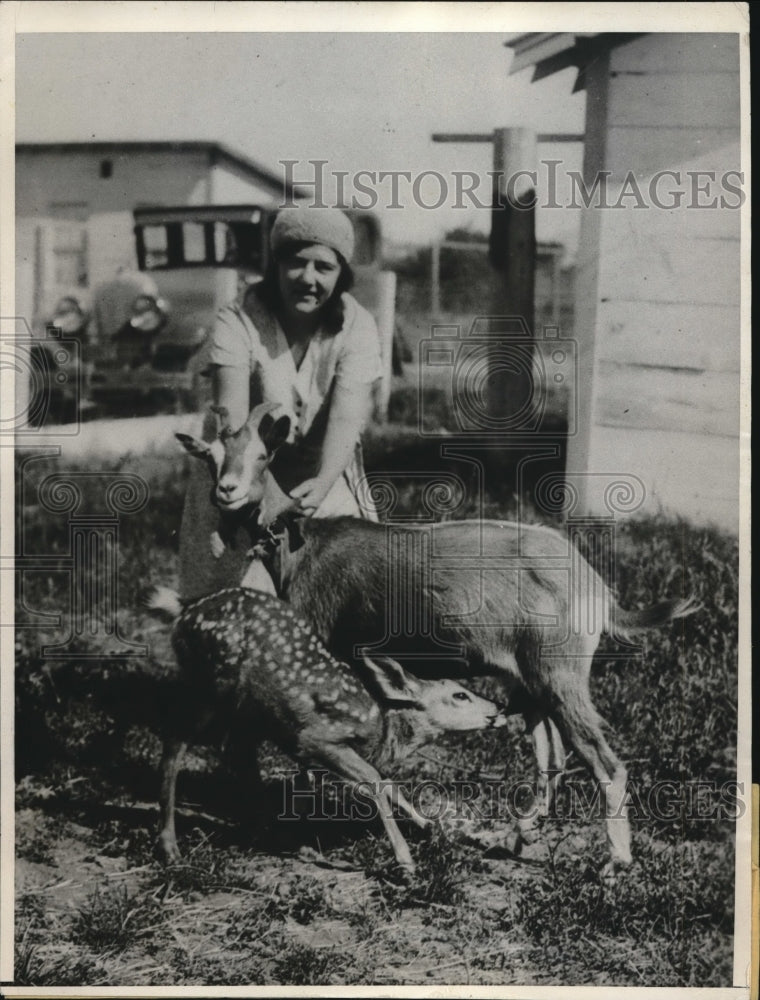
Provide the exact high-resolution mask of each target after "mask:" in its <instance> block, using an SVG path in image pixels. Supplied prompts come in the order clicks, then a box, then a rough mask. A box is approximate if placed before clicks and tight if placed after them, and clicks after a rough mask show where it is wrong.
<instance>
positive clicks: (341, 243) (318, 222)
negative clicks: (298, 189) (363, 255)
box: [270, 205, 354, 262]
mask: <svg viewBox="0 0 760 1000" xmlns="http://www.w3.org/2000/svg"><path fill="white" fill-rule="evenodd" d="M270 242H271V245H272V253H274V254H276V253H277V251H278V250H280V248H281V247H284V246H286V245H287V244H288V243H319V244H321V245H322V246H325V247H330V249H331V250H335V252H336V253H339V254H340V255H341V257H342V258H343V259H344V260H345V261H347V262H348V261H350V260H351V257H352V256H353V253H354V227H353V226H352V225H351V220H350V219H349V218H348V216H347V215H345V214H344V213H343V212H341V211H340V209H338V208H318V207H317V206H316V205H294V206H293V207H291V208H283V209H281V210H280V211H279V212H278V213H277V218H276V219H275V220H274V225H273V226H272V234H271V237H270Z"/></svg>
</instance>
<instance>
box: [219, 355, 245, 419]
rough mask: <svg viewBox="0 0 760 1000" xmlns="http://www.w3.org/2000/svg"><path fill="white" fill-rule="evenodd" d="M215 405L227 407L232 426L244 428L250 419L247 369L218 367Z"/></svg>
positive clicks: (228, 366) (226, 366)
mask: <svg viewBox="0 0 760 1000" xmlns="http://www.w3.org/2000/svg"><path fill="white" fill-rule="evenodd" d="M213 388H214V403H215V404H216V405H217V406H226V407H227V410H228V412H229V415H230V425H231V426H232V427H233V428H235V429H237V428H238V427H242V426H243V424H244V423H245V421H246V418H247V417H248V408H249V399H248V396H249V373H248V369H247V368H243V367H242V365H241V366H235V367H233V366H231V365H217V367H216V368H214V374H213Z"/></svg>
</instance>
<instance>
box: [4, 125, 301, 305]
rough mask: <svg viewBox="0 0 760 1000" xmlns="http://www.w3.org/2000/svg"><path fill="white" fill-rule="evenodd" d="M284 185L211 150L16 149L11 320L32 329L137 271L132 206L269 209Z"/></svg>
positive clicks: (154, 146) (137, 145)
mask: <svg viewBox="0 0 760 1000" xmlns="http://www.w3.org/2000/svg"><path fill="white" fill-rule="evenodd" d="M287 190H288V189H287V186H286V185H285V184H284V182H283V178H282V177H281V176H279V175H277V174H276V173H274V172H272V171H269V170H267V169H265V168H264V167H261V166H259V165H258V164H256V163H254V162H253V161H252V160H250V159H248V157H246V156H243V155H242V154H240V153H237V152H234V151H232V150H231V149H228V148H227V147H226V146H223V145H221V144H219V143H214V142H92V143H88V142H81V143H79V142H66V143H22V144H19V145H17V146H16V315H18V316H22V317H24V318H25V319H26V320H27V322H28V323H29V324H30V325H32V322H33V320H36V319H39V318H40V317H44V316H45V315H46V313H47V312H49V310H51V309H52V308H53V307H54V305H55V302H56V301H57V300H58V298H60V296H61V295H63V294H67V293H69V292H70V291H72V290H74V289H80V290H87V289H91V288H93V287H95V286H96V285H97V284H99V283H100V282H102V281H104V280H108V279H109V278H112V277H113V276H114V274H115V273H116V270H117V268H119V267H120V266H131V267H135V266H136V259H135V249H134V237H133V232H132V227H133V221H132V210H133V209H134V208H136V207H138V206H143V207H149V206H173V205H202V204H225V203H236V202H249V203H251V202H252V203H260V204H266V205H269V204H272V203H274V202H278V201H280V200H281V199H282V197H283V194H284V193H285V192H286V191H287Z"/></svg>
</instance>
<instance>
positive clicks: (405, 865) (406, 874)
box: [398, 861, 417, 881]
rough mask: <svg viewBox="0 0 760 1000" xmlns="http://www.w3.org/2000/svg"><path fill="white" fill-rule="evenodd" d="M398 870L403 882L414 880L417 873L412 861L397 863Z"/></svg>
mask: <svg viewBox="0 0 760 1000" xmlns="http://www.w3.org/2000/svg"><path fill="white" fill-rule="evenodd" d="M398 868H399V872H400V873H401V877H402V878H403V879H404V881H406V880H407V879H412V878H414V873H415V872H416V871H417V866H416V865H415V863H414V862H413V861H399V863H398Z"/></svg>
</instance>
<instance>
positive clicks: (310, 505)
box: [290, 476, 332, 517]
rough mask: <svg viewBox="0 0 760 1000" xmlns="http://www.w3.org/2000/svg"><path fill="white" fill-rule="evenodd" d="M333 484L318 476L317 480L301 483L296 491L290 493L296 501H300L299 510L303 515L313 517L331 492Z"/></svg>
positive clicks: (307, 480)
mask: <svg viewBox="0 0 760 1000" xmlns="http://www.w3.org/2000/svg"><path fill="white" fill-rule="evenodd" d="M331 486H332V483H331V482H329V481H327V480H325V479H323V478H321V477H320V476H317V477H316V478H315V479H306V480H304V482H302V483H299V484H298V486H296V487H295V489H292V490H291V491H290V496H291V497H292V498H293V499H294V500H299V501H300V503H299V505H298V509H299V510H300V512H301V513H302V514H305V515H306V516H307V517H311V515H312V514H313V513H314V511H315V510H316V509H317V507H319V505H320V504H321V503H322V501H323V500H324V498H325V497H326V496H327V494H328V493H329V492H330V487H331Z"/></svg>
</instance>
